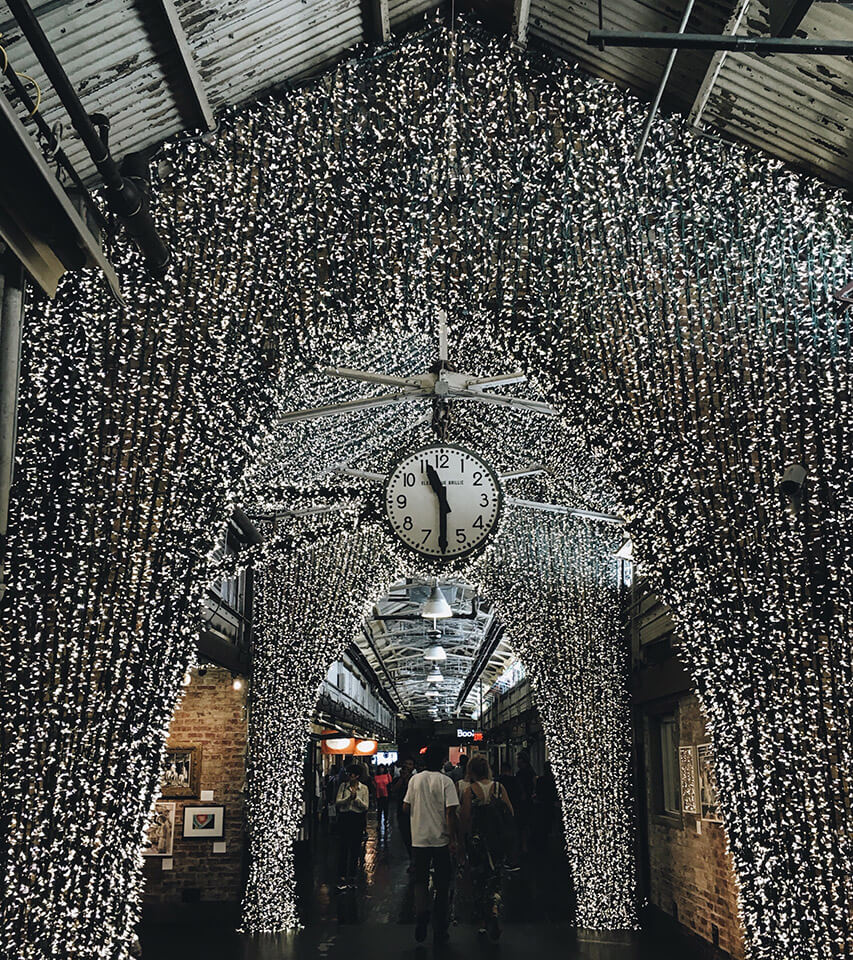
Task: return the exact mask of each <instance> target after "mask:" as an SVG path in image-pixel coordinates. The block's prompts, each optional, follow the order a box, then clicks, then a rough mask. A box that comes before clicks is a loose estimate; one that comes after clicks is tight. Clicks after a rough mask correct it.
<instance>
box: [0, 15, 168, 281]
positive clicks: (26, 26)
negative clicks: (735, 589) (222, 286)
mask: <svg viewBox="0 0 853 960" xmlns="http://www.w3.org/2000/svg"><path fill="white" fill-rule="evenodd" d="M8 7H9V9H10V10H11V11H12V14H13V16H14V17H15V19H16V20H17V22H18V25H19V26H20V28H21V30H22V31H23V33H24V36H25V37H26V38H27V41H28V42H29V44H30V46H31V47H32V49H33V52H34V53H35V55H36V56H37V57H38V60H39V63H41V65H42V67H43V68H44V72H45V73H46V74H47V77H48V79H49V80H50V82H51V84H52V85H53V88H54V89H55V90H56V92H57V94H58V95H59V99H60V100H61V101H62V105H63V106H64V107H65V109H66V111H67V112H68V116H69V117H70V118H71V123H72V125H73V126H74V129H75V130H76V131H77V133H78V134H79V136H80V139H81V140H82V141H83V143H84V144H85V146H86V149H87V150H88V151H89V155H90V156H91V158H92V160H93V161H94V163H95V166H96V167H97V168H98V172H99V173H100V174H101V177H102V178H103V181H104V183H105V184H106V186H107V202H108V204H109V207H110V209H111V210H112V211H113V213H115V214H116V215H117V216H118V217H119V218H120V219H121V220H122V221H123V222H124V225H125V227H126V229H127V232H128V233H129V234H130V236H131V237H133V239H134V241H135V242H136V246H137V247H138V249H139V252H140V253H141V254H142V257H143V259H144V261H145V268H146V269H147V271H148V272H149V273H150V274H151V275H152V276H153V277H157V278H161V277H163V276H165V274H166V270H167V268H168V266H169V262H170V260H171V254H170V252H169V248H168V247H167V246H166V245H165V243H163V241H162V240H161V239H160V235H159V234H158V233H157V228H156V226H155V224H154V220H153V218H152V217H151V214H150V212H149V210H148V202H147V200H148V198H147V195H146V193H145V191H144V188H143V189H140V188H139V186H137V184H136V183H135V182H134V180H133V179H131V178H129V177H125V176H122V174H121V171H120V170H119V168H118V165H117V164H116V162H115V160H113V158H112V156H111V155H110V151H109V150H108V149H107V147H106V145H105V144H104V142H103V140H102V139H101V137H100V135H99V134H98V131H97V130H96V129H95V127H94V125H93V123H92V121H91V119H90V118H89V114H88V113H87V112H86V109H85V107H84V106H83V104H82V103H81V102H80V98H79V97H78V96H77V92H76V90H75V89H74V87H73V86H72V84H71V81H70V80H69V79H68V75H67V74H66V72H65V70H64V68H63V66H62V64H61V63H60V62H59V59H58V58H57V56H56V54H55V53H54V51H53V47H52V46H51V45H50V41H49V40H48V39H47V36H46V35H45V32H44V30H42V28H41V25H40V24H39V22H38V19H37V18H36V15H35V14H34V13H33V10H32V8H31V7H30V5H29V3H28V2H27V0H9V2H8Z"/></svg>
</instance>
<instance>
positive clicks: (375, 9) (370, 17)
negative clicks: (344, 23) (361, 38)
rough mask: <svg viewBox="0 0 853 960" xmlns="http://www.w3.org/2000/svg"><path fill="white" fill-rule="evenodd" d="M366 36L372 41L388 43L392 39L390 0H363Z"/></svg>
mask: <svg viewBox="0 0 853 960" xmlns="http://www.w3.org/2000/svg"><path fill="white" fill-rule="evenodd" d="M362 3H363V8H362V9H363V11H364V20H365V25H364V26H365V29H364V34H365V37H366V38H367V39H368V40H369V41H370V42H371V43H387V42H388V41H389V40H390V39H391V17H390V16H389V14H388V0H362Z"/></svg>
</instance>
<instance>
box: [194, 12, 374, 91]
mask: <svg viewBox="0 0 853 960" xmlns="http://www.w3.org/2000/svg"><path fill="white" fill-rule="evenodd" d="M177 8H178V13H179V15H180V18H181V23H182V24H183V26H184V30H185V32H186V34H187V38H188V40H189V43H190V46H191V47H192V48H193V52H194V53H195V55H196V57H197V60H198V64H199V70H200V73H201V75H202V79H203V80H204V83H205V86H206V88H207V92H208V97H209V98H210V102H211V104H212V105H213V107H214V109H215V108H216V107H220V106H223V105H225V104H234V103H241V102H242V101H244V100H247V99H249V98H251V97H253V96H254V95H255V94H257V93H258V92H259V91H261V90H266V89H268V88H270V87H272V86H275V85H276V84H279V83H281V82H282V81H284V80H289V79H295V78H299V77H304V76H305V75H309V74H312V73H317V72H320V71H322V70H323V69H324V68H325V67H326V66H328V65H329V64H330V63H333V62H334V61H335V60H337V59H338V58H340V57H341V56H342V55H343V54H344V53H345V52H346V51H347V50H349V49H350V48H351V47H353V46H355V45H356V44H358V43H361V42H362V41H363V40H364V38H365V23H364V15H363V11H362V5H361V2H360V0H314V2H312V3H306V2H303V0H256V2H239V3H238V2H234V0H229V2H225V3H222V2H219V3H217V2H215V0H184V2H181V0H178V3H177Z"/></svg>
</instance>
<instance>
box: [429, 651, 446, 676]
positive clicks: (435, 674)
mask: <svg viewBox="0 0 853 960" xmlns="http://www.w3.org/2000/svg"><path fill="white" fill-rule="evenodd" d="M430 649H433V648H432V647H431V648H430ZM443 679H444V677H443V676H442V675H441V671H440V670H439V669H438V667H436V668H435V670H433V671H432V673H430V674H428V675H427V683H441V681H442V680H443Z"/></svg>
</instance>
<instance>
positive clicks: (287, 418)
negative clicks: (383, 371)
mask: <svg viewBox="0 0 853 960" xmlns="http://www.w3.org/2000/svg"><path fill="white" fill-rule="evenodd" d="M426 395H427V394H425V393H424V392H423V391H422V390H398V391H397V392H395V393H383V394H381V395H380V396H376V397H363V398H361V399H359V400H345V401H344V402H343V403H328V404H325V405H324V406H321V407H311V408H310V409H306V410H293V411H291V412H290V413H285V414H284V415H283V416H281V417H279V418H278V420H277V421H276V423H277V424H282V423H294V422H296V421H297V420H318V419H320V418H321V417H334V416H337V415H339V414H341V413H353V412H356V411H358V410H372V409H373V408H374V407H384V406H387V405H388V404H389V403H399V402H400V401H401V400H416V399H418V398H419V397H425V396H426Z"/></svg>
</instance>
